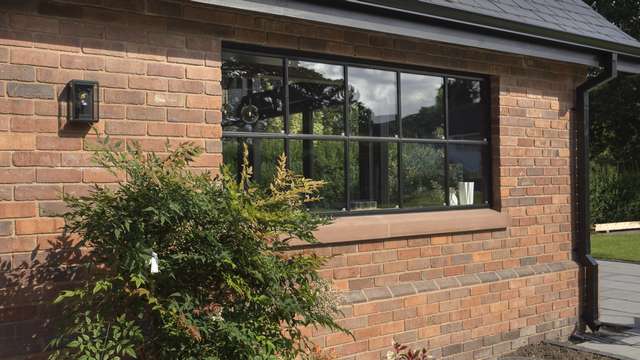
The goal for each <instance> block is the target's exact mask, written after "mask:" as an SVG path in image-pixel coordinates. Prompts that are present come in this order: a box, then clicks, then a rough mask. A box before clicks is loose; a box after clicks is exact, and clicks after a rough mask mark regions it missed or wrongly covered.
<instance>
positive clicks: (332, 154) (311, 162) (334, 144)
mask: <svg viewBox="0 0 640 360" xmlns="http://www.w3.org/2000/svg"><path fill="white" fill-rule="evenodd" d="M289 149H290V150H289V151H290V155H289V157H290V159H291V169H292V170H293V171H294V172H296V173H298V174H302V175H304V176H305V177H307V178H309V179H314V180H323V181H325V183H326V184H325V185H324V186H323V187H322V190H321V191H320V196H321V197H322V199H320V201H319V202H315V203H310V204H309V205H310V206H311V207H313V208H316V209H318V210H342V209H344V208H345V207H346V197H345V191H344V186H345V181H344V173H345V172H344V142H342V141H320V140H291V142H290V147H289Z"/></svg>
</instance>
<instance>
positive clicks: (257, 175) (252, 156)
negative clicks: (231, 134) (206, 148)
mask: <svg viewBox="0 0 640 360" xmlns="http://www.w3.org/2000/svg"><path fill="white" fill-rule="evenodd" d="M244 144H247V147H248V150H249V164H251V167H252V168H253V181H254V182H256V183H257V184H260V185H262V186H268V185H269V183H270V182H271V180H273V177H274V176H275V174H276V168H277V165H278V158H279V157H280V155H282V154H283V153H284V140H279V139H258V138H253V139H239V138H223V139H222V158H223V159H224V164H225V166H227V167H228V168H229V170H230V171H231V173H232V174H235V175H236V176H239V175H240V169H241V167H242V160H243V158H242V152H243V151H244V150H243V149H244V146H243V145H244Z"/></svg>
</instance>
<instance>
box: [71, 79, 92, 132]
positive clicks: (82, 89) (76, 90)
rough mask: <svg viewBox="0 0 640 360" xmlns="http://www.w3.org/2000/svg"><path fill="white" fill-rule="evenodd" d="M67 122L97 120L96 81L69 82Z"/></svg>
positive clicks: (90, 121)
mask: <svg viewBox="0 0 640 360" xmlns="http://www.w3.org/2000/svg"><path fill="white" fill-rule="evenodd" d="M67 105H68V106H67V107H68V109H69V122H72V123H94V122H98V120H99V113H100V88H99V86H98V82H96V81H87V80H71V81H70V82H69V98H68V104H67Z"/></svg>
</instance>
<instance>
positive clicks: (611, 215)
mask: <svg viewBox="0 0 640 360" xmlns="http://www.w3.org/2000/svg"><path fill="white" fill-rule="evenodd" d="M590 194H591V223H592V224H599V223H609V222H619V221H637V220H638V219H640V169H628V170H625V171H619V170H618V169H616V167H614V166H608V165H593V166H592V170H591V181H590Z"/></svg>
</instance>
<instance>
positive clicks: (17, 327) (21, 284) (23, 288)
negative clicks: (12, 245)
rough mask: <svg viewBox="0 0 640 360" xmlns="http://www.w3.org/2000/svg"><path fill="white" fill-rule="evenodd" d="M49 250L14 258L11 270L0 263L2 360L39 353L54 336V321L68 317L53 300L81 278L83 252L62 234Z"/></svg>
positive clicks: (5, 262)
mask: <svg viewBox="0 0 640 360" xmlns="http://www.w3.org/2000/svg"><path fill="white" fill-rule="evenodd" d="M76 239H77V238H76ZM48 247H50V249H48V250H47V251H42V250H41V249H40V247H37V248H36V249H34V250H33V251H32V252H31V254H30V256H25V257H24V258H22V259H17V258H15V257H14V259H13V262H14V263H13V266H12V263H11V262H10V261H6V260H3V261H1V262H0V335H1V336H0V358H2V359H6V358H8V357H10V356H18V355H22V354H28V353H34V352H42V351H43V350H45V348H46V346H47V344H48V342H49V340H50V339H51V337H52V336H53V335H54V334H56V325H55V324H56V323H57V322H56V321H55V319H56V318H57V317H61V316H66V315H68V314H64V313H62V312H61V311H60V310H61V308H60V307H59V306H56V305H53V300H54V299H55V297H56V296H57V294H58V293H59V292H60V291H61V290H64V289H67V288H70V287H71V286H72V285H73V283H74V282H76V281H78V280H79V279H80V278H81V277H82V275H81V274H83V273H84V272H83V270H84V269H83V267H82V266H80V265H79V264H81V263H83V259H84V252H83V251H82V249H81V248H80V247H79V245H78V242H77V241H75V239H74V237H73V236H67V235H64V234H63V235H59V236H58V237H56V238H55V239H52V240H50V241H49V244H48ZM40 356H44V355H42V354H41V355H40ZM21 359H22V358H21ZM29 359H31V357H29Z"/></svg>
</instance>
